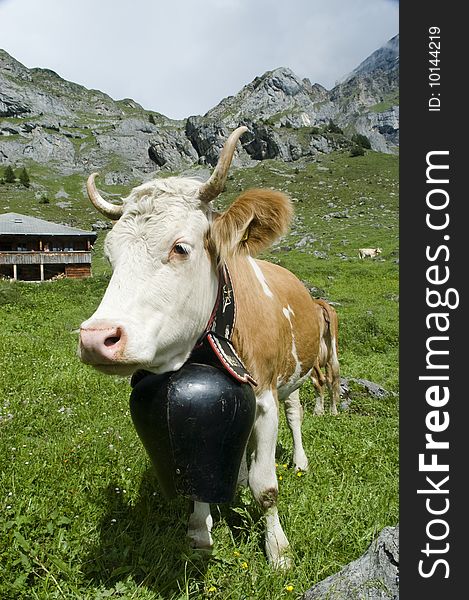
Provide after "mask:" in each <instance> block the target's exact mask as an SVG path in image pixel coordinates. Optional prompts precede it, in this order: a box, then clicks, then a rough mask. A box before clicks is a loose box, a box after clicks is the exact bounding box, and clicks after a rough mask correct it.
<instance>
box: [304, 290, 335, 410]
mask: <svg viewBox="0 0 469 600" xmlns="http://www.w3.org/2000/svg"><path fill="white" fill-rule="evenodd" d="M314 302H316V303H317V304H318V305H319V306H320V307H321V311H322V320H321V325H320V331H321V333H320V344H319V357H318V364H317V365H316V367H315V369H314V371H313V375H312V376H311V380H312V382H313V385H314V387H315V388H316V391H317V393H318V397H317V399H316V406H315V407H314V414H315V415H323V414H324V387H325V385H327V388H328V390H329V398H330V402H331V413H332V414H333V415H337V403H338V402H339V401H340V367H339V359H338V357H337V352H338V339H339V321H338V318H337V313H336V310H335V308H334V307H333V306H331V305H330V304H329V303H328V302H326V301H325V300H322V299H320V298H315V299H314ZM322 369H325V371H326V376H325V377H324V375H323V373H322Z"/></svg>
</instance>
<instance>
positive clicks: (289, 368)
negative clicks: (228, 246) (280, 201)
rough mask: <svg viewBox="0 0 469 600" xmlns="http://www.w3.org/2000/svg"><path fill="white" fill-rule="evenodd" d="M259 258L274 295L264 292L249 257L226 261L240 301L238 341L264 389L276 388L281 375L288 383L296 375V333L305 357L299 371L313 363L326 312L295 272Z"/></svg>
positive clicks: (235, 335)
mask: <svg viewBox="0 0 469 600" xmlns="http://www.w3.org/2000/svg"><path fill="white" fill-rule="evenodd" d="M256 262H257V265H258V266H259V268H260V269H261V271H262V274H263V275H264V277H265V280H266V284H267V285H268V287H269V289H270V290H271V292H272V297H270V296H267V295H266V294H265V292H264V289H263V287H262V285H261V282H260V281H259V279H258V278H257V276H256V274H255V272H254V270H253V268H252V265H251V264H250V262H249V260H248V257H244V256H238V257H236V258H232V259H231V260H229V261H228V263H227V264H228V268H229V271H230V275H231V278H232V281H233V288H234V292H235V298H236V305H237V311H236V312H237V317H236V323H235V328H234V332H233V342H234V345H235V348H236V350H237V352H238V353H239V354H240V356H241V358H242V359H243V361H244V362H245V364H246V367H247V368H248V369H249V371H250V373H251V375H252V376H253V377H254V379H255V380H256V381H257V382H258V384H259V387H258V388H257V389H258V391H259V392H262V391H265V390H268V389H276V388H277V385H278V380H281V381H283V383H286V382H288V381H289V380H290V378H291V377H292V376H293V375H294V373H295V370H296V368H297V362H296V360H295V358H294V356H293V352H292V347H293V337H292V336H294V341H295V349H296V354H297V357H298V361H299V362H300V363H301V372H300V373H299V374H298V376H299V377H302V376H304V375H306V374H307V373H308V372H309V371H311V369H313V368H314V365H315V363H316V361H317V360H318V355H319V340H320V333H321V331H320V325H321V322H322V321H323V318H322V309H321V307H320V306H319V305H318V304H316V303H314V302H313V300H312V298H311V296H310V295H309V292H308V291H307V290H306V288H305V287H304V285H303V284H302V283H301V282H300V281H299V280H298V279H297V278H296V277H295V276H294V275H293V273H290V271H287V270H286V269H284V268H283V267H280V266H278V265H274V264H271V263H268V262H265V261H260V260H259V261H256ZM288 306H289V307H290V309H291V311H292V312H293V314H292V313H290V320H289V319H287V318H286V316H285V314H284V312H283V309H284V308H286V307H288ZM290 323H291V325H290ZM256 391H257V390H256Z"/></svg>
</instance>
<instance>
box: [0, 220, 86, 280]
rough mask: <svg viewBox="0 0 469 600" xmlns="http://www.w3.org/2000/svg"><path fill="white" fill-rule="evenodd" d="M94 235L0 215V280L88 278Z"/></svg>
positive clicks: (56, 224)
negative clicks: (5, 278)
mask: <svg viewBox="0 0 469 600" xmlns="http://www.w3.org/2000/svg"><path fill="white" fill-rule="evenodd" d="M95 240H96V233H94V232H92V231H83V230H82V229H75V228H74V227H67V226H66V225H59V224H58V223H50V222H49V221H44V220H43V219H37V218H35V217H29V216H26V215H19V214H17V213H6V214H2V215H0V277H9V278H12V279H19V280H23V281H44V280H47V279H52V278H53V277H57V276H58V275H61V274H63V275H65V277H74V278H81V277H89V276H90V275H91V249H92V246H93V244H94V242H95Z"/></svg>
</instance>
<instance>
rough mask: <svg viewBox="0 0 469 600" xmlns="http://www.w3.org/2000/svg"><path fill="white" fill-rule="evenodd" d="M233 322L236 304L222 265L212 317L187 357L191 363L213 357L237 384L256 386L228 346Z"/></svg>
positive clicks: (225, 267)
mask: <svg viewBox="0 0 469 600" xmlns="http://www.w3.org/2000/svg"><path fill="white" fill-rule="evenodd" d="M235 323H236V302H235V294H234V290H233V285H232V282H231V277H230V273H229V271H228V267H227V266H226V264H223V265H221V266H220V268H219V270H218V295H217V300H216V302H215V307H214V309H213V312H212V315H211V317H210V320H209V322H208V325H207V328H206V329H205V332H204V334H203V335H202V336H201V338H200V339H199V341H198V343H197V344H196V346H195V348H194V350H193V352H192V354H191V357H190V359H189V360H190V361H191V362H197V361H198V360H201V361H202V358H204V359H205V360H204V361H203V362H207V361H209V362H213V360H210V359H212V358H216V359H217V362H218V364H219V365H220V364H221V366H222V367H223V368H224V369H225V370H226V371H228V373H230V375H232V376H233V377H234V378H235V379H236V380H237V381H240V382H243V383H250V384H251V385H254V386H256V385H257V383H256V381H255V380H254V379H253V378H252V376H251V375H250V373H249V371H248V370H247V368H246V367H245V365H244V363H243V361H242V360H241V358H240V357H239V356H238V354H237V352H236V350H235V349H234V346H233V343H232V341H231V340H232V336H233V330H234V326H235Z"/></svg>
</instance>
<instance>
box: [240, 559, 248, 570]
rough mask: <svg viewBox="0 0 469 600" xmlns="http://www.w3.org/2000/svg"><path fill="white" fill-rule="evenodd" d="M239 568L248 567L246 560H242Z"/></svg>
mask: <svg viewBox="0 0 469 600" xmlns="http://www.w3.org/2000/svg"><path fill="white" fill-rule="evenodd" d="M241 568H242V569H244V570H246V569H248V568H249V567H248V563H247V562H246V561H244V562H242V563H241Z"/></svg>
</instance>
